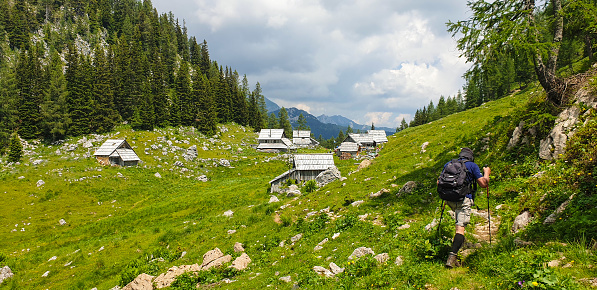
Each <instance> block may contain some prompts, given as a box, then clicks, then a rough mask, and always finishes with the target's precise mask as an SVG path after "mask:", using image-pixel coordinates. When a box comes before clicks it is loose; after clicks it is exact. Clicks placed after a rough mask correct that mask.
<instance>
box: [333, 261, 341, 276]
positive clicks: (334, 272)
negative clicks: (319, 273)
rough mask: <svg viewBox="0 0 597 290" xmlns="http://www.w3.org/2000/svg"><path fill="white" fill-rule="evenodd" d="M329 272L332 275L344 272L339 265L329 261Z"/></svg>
mask: <svg viewBox="0 0 597 290" xmlns="http://www.w3.org/2000/svg"><path fill="white" fill-rule="evenodd" d="M330 272H332V274H334V275H338V274H340V273H342V272H344V268H340V266H338V265H336V264H335V263H334V262H330Z"/></svg>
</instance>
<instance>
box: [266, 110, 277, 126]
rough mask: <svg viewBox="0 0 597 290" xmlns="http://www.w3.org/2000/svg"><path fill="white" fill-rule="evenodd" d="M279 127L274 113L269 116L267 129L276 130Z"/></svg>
mask: <svg viewBox="0 0 597 290" xmlns="http://www.w3.org/2000/svg"><path fill="white" fill-rule="evenodd" d="M279 125H280V121H279V120H278V117H276V114H274V113H271V114H269V119H268V123H267V127H268V128H270V129H276V128H278V126H279Z"/></svg>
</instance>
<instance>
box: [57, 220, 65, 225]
mask: <svg viewBox="0 0 597 290" xmlns="http://www.w3.org/2000/svg"><path fill="white" fill-rule="evenodd" d="M58 223H59V224H60V225H61V226H63V225H65V224H66V221H65V220H64V219H60V220H59V221H58Z"/></svg>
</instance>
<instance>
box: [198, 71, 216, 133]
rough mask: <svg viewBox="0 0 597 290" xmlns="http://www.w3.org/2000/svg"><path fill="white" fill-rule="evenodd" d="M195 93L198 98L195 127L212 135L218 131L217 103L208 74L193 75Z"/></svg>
mask: <svg viewBox="0 0 597 290" xmlns="http://www.w3.org/2000/svg"><path fill="white" fill-rule="evenodd" d="M193 94H194V95H195V98H196V99H197V111H196V118H195V127H196V128H197V129H198V130H199V131H200V132H201V133H203V134H205V135H207V136H211V135H213V134H215V133H216V132H217V129H218V127H217V112H216V104H215V102H214V99H213V94H212V92H211V87H210V81H209V80H208V79H207V76H206V75H204V74H201V73H196V74H195V75H194V76H193Z"/></svg>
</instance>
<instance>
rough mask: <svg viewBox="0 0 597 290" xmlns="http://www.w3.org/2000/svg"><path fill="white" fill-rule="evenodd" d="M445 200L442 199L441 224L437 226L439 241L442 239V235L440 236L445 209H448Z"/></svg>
mask: <svg viewBox="0 0 597 290" xmlns="http://www.w3.org/2000/svg"><path fill="white" fill-rule="evenodd" d="M445 202H446V201H445V200H443V199H442V213H441V214H440V216H439V224H438V225H437V240H438V241H439V239H440V235H439V230H440V229H441V227H442V218H443V217H444V209H445V208H446V204H445Z"/></svg>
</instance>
